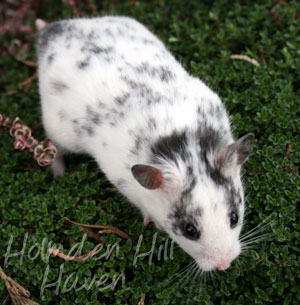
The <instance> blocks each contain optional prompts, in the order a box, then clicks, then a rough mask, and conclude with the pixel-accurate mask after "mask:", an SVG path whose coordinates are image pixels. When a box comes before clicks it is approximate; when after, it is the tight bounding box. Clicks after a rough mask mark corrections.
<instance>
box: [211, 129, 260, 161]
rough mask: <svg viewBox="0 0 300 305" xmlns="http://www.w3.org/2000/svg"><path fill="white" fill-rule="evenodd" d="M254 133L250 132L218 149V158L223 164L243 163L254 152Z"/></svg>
mask: <svg viewBox="0 0 300 305" xmlns="http://www.w3.org/2000/svg"><path fill="white" fill-rule="evenodd" d="M253 140H254V134H253V133H248V134H246V135H244V136H243V137H241V138H240V139H238V140H237V141H235V142H234V143H233V144H231V145H229V146H226V147H222V148H221V149H220V150H219V151H218V156H217V160H218V162H219V164H220V165H221V166H225V167H228V166H233V165H241V164H243V163H244V162H245V161H246V160H247V158H248V156H249V155H250V154H251V153H252V144H253Z"/></svg>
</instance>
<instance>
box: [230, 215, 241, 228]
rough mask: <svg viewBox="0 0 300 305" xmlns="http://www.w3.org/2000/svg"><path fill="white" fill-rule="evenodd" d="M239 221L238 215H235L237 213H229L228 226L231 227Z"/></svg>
mask: <svg viewBox="0 0 300 305" xmlns="http://www.w3.org/2000/svg"><path fill="white" fill-rule="evenodd" d="M238 221H239V216H238V215H237V213H235V212H232V213H231V215H230V226H231V228H233V227H234V226H235V225H236V224H237V223H238Z"/></svg>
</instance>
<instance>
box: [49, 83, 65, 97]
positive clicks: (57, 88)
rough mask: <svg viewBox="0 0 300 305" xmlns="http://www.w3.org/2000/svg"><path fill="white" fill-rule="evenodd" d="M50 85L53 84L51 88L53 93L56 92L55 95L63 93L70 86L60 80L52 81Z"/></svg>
mask: <svg viewBox="0 0 300 305" xmlns="http://www.w3.org/2000/svg"><path fill="white" fill-rule="evenodd" d="M50 86H51V89H52V93H53V94H55V95H57V94H61V93H63V92H64V91H65V90H67V89H68V88H69V87H68V86H67V85H66V84H65V83H63V82H61V81H59V80H55V81H52V82H51V83H50Z"/></svg>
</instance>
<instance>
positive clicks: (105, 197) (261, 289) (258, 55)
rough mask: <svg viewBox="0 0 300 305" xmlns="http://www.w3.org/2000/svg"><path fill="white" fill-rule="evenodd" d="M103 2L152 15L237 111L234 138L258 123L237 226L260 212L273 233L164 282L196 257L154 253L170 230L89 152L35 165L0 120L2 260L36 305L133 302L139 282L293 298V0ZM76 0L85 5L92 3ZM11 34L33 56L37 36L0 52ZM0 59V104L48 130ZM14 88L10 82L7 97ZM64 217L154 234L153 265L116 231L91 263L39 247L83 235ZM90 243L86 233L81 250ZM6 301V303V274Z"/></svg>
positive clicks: (58, 8) (62, 14)
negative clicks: (196, 272) (150, 220)
mask: <svg viewBox="0 0 300 305" xmlns="http://www.w3.org/2000/svg"><path fill="white" fill-rule="evenodd" d="M97 2H98V1H95V3H96V7H97V11H98V12H99V15H106V14H115V15H127V16H131V17H134V18H136V19H138V20H139V21H141V22H143V23H144V24H146V25H147V26H148V27H149V28H150V29H151V30H152V31H153V32H155V33H156V34H157V35H158V36H159V37H160V38H161V39H162V40H163V41H164V42H165V43H166V45H167V46H168V48H169V49H170V50H171V52H172V53H173V54H174V55H175V56H176V58H177V59H178V60H179V61H180V62H181V63H182V64H183V66H184V67H185V68H186V69H187V70H188V71H189V72H190V73H191V74H193V75H195V76H199V77H200V78H201V79H203V80H204V81H205V82H206V83H207V84H208V85H209V86H210V87H211V88H212V89H213V90H215V91H217V92H218V93H219V95H220V96H221V98H222V100H223V101H224V103H225V105H226V107H227V109H228V111H229V113H230V114H231V119H232V126H233V127H234V133H235V136H236V137H239V136H242V135H244V134H246V133H247V132H253V133H254V134H255V136H256V140H255V144H254V154H253V155H252V157H251V158H250V160H249V161H248V162H247V164H246V165H245V167H244V169H243V171H244V181H245V186H246V194H247V207H248V208H247V210H248V213H247V216H246V224H245V227H244V231H243V232H244V233H245V232H247V231H249V230H250V229H251V228H254V227H255V226H257V225H259V224H262V223H263V222H266V223H270V224H269V225H267V226H266V227H265V228H264V230H263V231H262V232H261V234H263V233H271V237H269V238H266V239H264V240H261V241H259V242H257V243H256V248H255V249H252V250H249V251H248V252H246V253H245V254H244V255H242V256H240V258H239V259H238V260H236V261H235V262H234V263H233V265H232V267H231V268H230V269H229V270H227V271H226V272H216V273H215V274H214V275H213V276H212V277H211V276H208V277H207V280H206V284H203V281H201V280H200V279H197V281H196V282H194V283H192V284H191V280H189V279H188V277H187V278H186V279H187V280H186V282H185V283H184V280H185V279H184V277H181V281H180V279H174V278H173V280H172V276H173V275H174V274H175V273H176V272H178V271H179V270H180V269H181V268H182V267H184V266H186V265H187V264H189V263H190V262H191V259H190V258H189V257H188V256H187V255H186V254H185V253H183V251H181V250H180V249H179V248H178V247H175V248H174V258H173V259H171V258H170V244H169V248H168V249H169V250H168V251H166V258H168V259H166V258H165V259H162V258H161V259H160V260H159V257H158V256H159V251H160V249H162V246H164V245H165V242H166V240H167V237H166V236H165V235H164V234H163V233H161V232H158V234H157V235H154V234H155V232H157V230H156V229H155V227H154V226H152V225H150V226H149V227H147V228H144V227H143V224H142V219H141V216H140V215H139V213H138V212H137V211H136V210H135V209H134V208H133V207H132V206H131V205H129V204H128V202H127V201H126V200H125V199H124V198H123V197H122V196H121V195H120V194H118V193H115V192H113V191H111V190H110V189H109V188H107V187H110V185H109V183H108V182H107V180H106V179H105V178H104V177H103V175H102V174H101V172H100V171H99V170H98V169H97V166H96V164H95V162H94V161H93V160H91V159H89V158H87V157H82V156H71V157H69V158H68V165H69V169H68V171H67V173H66V175H65V176H64V177H62V178H59V179H57V180H54V179H53V178H52V174H51V171H50V169H49V168H39V167H38V166H37V165H36V164H35V162H34V160H33V158H32V156H31V154H30V153H29V152H20V151H16V150H14V149H13V145H12V139H11V138H10V137H9V136H8V134H7V133H6V132H1V133H0V139H1V140H0V153H1V157H0V165H1V168H0V196H1V197H0V217H1V218H0V240H1V243H0V265H1V266H2V267H3V269H4V271H5V272H6V273H7V274H8V275H9V276H11V277H12V278H13V279H14V280H16V281H17V282H18V283H20V284H21V285H23V286H24V287H25V288H27V289H28V290H30V292H31V294H32V299H33V300H35V301H37V302H38V303H40V304H61V305H62V304H66V305H70V304H85V305H92V304H95V305H96V304H122V305H124V304H138V302H139V300H140V298H141V295H142V293H145V294H146V301H145V304H147V305H148V304H149V305H150V304H151V305H154V304H157V305H158V304H172V305H174V304H186V305H188V304H191V305H192V304H193V305H194V304H195V305H196V304H232V305H233V304H235V305H236V304H249V305H250V304H251V305H252V304H268V303H273V304H284V305H287V304H300V259H299V257H300V256H299V252H300V217H299V198H300V179H299V160H300V153H299V152H300V138H299V128H300V101H299V94H300V17H299V16H300V2H297V1H290V3H289V4H286V3H285V2H282V1H281V3H283V5H278V6H276V7H275V8H274V6H275V5H276V1H269V0H265V1H250V0H249V1H246V0H245V1H226V0H217V1H196V0H189V1H188V0H186V1H179V0H178V1H175V0H174V1H164V0H161V1H122V0H119V1H117V0H116V1H108V0H107V1H101V4H97ZM54 3H55V4H54ZM82 3H83V4H81V9H82V10H83V11H85V12H86V13H89V12H90V10H89V7H88V5H85V4H84V3H85V2H82ZM99 3H100V1H99ZM272 8H273V9H272ZM38 17H40V18H44V19H46V20H48V21H50V20H56V19H62V18H68V17H72V10H71V9H70V8H69V7H68V6H66V5H63V4H62V2H60V1H43V4H42V6H41V9H40V13H39V15H38ZM32 24H33V23H32ZM16 38H18V39H20V40H21V41H24V40H26V41H29V43H30V52H29V55H28V58H27V59H28V60H35V59H36V55H35V51H34V35H29V34H27V35H26V37H25V36H24V35H21V36H20V35H17V34H7V35H5V36H1V37H0V39H1V46H2V50H5V49H6V48H8V47H9V46H10V44H11V42H12V40H13V39H16ZM3 54H4V53H3ZM232 54H243V55H248V56H249V57H251V58H254V59H256V60H257V61H258V62H259V63H260V64H261V66H259V67H256V66H254V65H252V64H251V63H248V62H246V61H242V60H232V59H230V55H232ZM0 67H1V70H0V73H1V74H0V75H1V78H0V87H1V91H2V93H3V94H2V95H1V101H0V113H4V114H7V115H9V116H10V117H16V116H19V117H21V118H22V120H24V121H25V122H26V123H27V124H28V125H29V126H31V127H32V129H33V132H34V135H35V136H36V137H37V138H40V139H42V138H43V137H44V133H43V128H42V124H41V118H40V105H39V95H38V87H37V82H36V81H34V82H33V83H31V84H30V85H29V87H28V88H27V89H26V90H25V89H24V88H23V89H19V88H18V83H19V82H21V81H23V80H24V79H26V78H28V77H29V76H30V75H32V74H33V73H34V68H31V67H27V66H25V65H24V64H22V63H21V62H19V61H17V60H16V59H15V58H14V57H12V56H8V55H7V54H6V55H5V56H4V55H3V56H1V58H0ZM10 90H16V93H15V94H13V95H6V94H5V93H6V92H8V91H10ZM63 217H68V218H70V219H72V220H74V221H77V222H80V223H88V224H99V225H112V226H115V227H118V228H119V229H121V230H123V231H125V232H126V233H128V234H129V235H130V236H131V237H132V239H133V240H134V241H135V242H137V241H138V238H139V236H140V234H143V240H142V241H141V244H140V251H139V253H140V254H141V253H146V252H147V251H150V250H151V247H152V242H153V237H154V236H156V237H157V240H156V245H155V247H154V251H153V253H154V254H153V258H152V264H149V261H148V260H149V256H145V257H144V258H142V257H139V258H138V260H137V262H136V264H134V256H135V252H136V249H137V244H136V243H134V242H132V241H130V240H125V239H123V238H122V237H119V236H117V235H114V234H108V235H105V236H103V237H102V239H103V241H105V243H106V245H113V244H115V243H117V242H118V243H119V254H118V255H117V254H116V253H115V252H114V251H113V253H112V255H111V256H109V258H107V259H106V258H102V259H98V260H90V261H87V262H86V263H79V262H65V261H64V260H63V259H61V258H57V257H53V256H50V258H49V259H47V257H46V256H45V253H46V250H45V249H46V246H47V245H48V243H52V244H54V243H55V244H61V245H63V247H64V253H67V252H68V250H69V249H70V243H69V241H70V238H72V239H73V240H74V242H80V241H81V240H82V238H83V236H84V232H83V231H82V230H81V229H80V227H78V226H76V225H73V226H70V225H68V224H67V223H66V222H64V220H63ZM24 237H25V238H26V237H27V241H26V243H24ZM10 240H11V241H12V243H11V249H10V254H13V253H15V254H16V253H18V252H20V251H21V250H22V246H23V245H24V244H25V247H24V256H23V261H22V262H21V261H20V258H21V255H18V256H14V257H9V259H8V263H7V265H6V266H5V265H4V263H5V253H6V252H7V249H8V246H9V244H10V242H9V241H10ZM95 245H96V243H95V241H94V239H93V238H90V237H88V238H87V239H86V240H85V241H84V243H83V247H82V254H84V253H88V252H89V251H91V250H92V249H93V248H94V247H95ZM104 252H105V248H104V249H103V250H102V252H101V254H103V253H104ZM60 271H62V272H61V282H60V287H59V291H56V287H54V286H52V287H49V286H45V285H49V284H51V283H55V282H56V281H58V280H59V275H60ZM47 272H48V273H47ZM122 274H124V277H123V279H124V284H123V285H122V281H121V279H122V278H121V279H120V280H119V282H118V283H117V284H116V287H115V288H114V289H111V288H108V289H104V290H103V289H102V290H99V289H97V287H96V285H95V283H96V282H95V283H94V285H93V282H92V281H93V278H94V279H95V280H96V281H98V280H99V279H100V278H101V276H102V280H103V281H104V279H105V278H106V277H105V276H104V277H103V275H107V280H106V282H105V283H103V284H101V285H99V288H103V287H105V286H107V285H108V284H111V283H112V279H113V278H114V276H115V278H116V276H119V275H122ZM204 277H205V276H202V279H203V278H204ZM212 278H213V279H212ZM170 279H171V280H170ZM43 281H44V286H43ZM84 283H86V286H85V287H84V288H83V289H81V290H79V289H78V288H79V287H81V286H82V285H84ZM98 283H99V282H98ZM89 284H90V285H91V287H90V288H89V287H88V285H89ZM72 285H73V286H72ZM42 287H44V290H42ZM201 287H202V289H200V288H201ZM41 292H43V293H44V296H43V297H41V296H40V294H41ZM56 292H57V293H56ZM1 302H2V303H1ZM0 304H10V301H9V298H8V294H7V290H6V288H5V285H4V283H3V281H1V280H0Z"/></svg>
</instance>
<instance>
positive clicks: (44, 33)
mask: <svg viewBox="0 0 300 305" xmlns="http://www.w3.org/2000/svg"><path fill="white" fill-rule="evenodd" d="M64 24H65V23H64V22H63V21H58V22H53V23H50V24H48V25H46V27H45V28H44V29H42V30H41V31H39V33H38V42H37V48H38V51H39V53H43V52H44V51H45V50H46V49H47V47H48V45H49V42H51V41H53V40H54V39H56V37H58V36H61V35H62V34H63V32H64Z"/></svg>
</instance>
